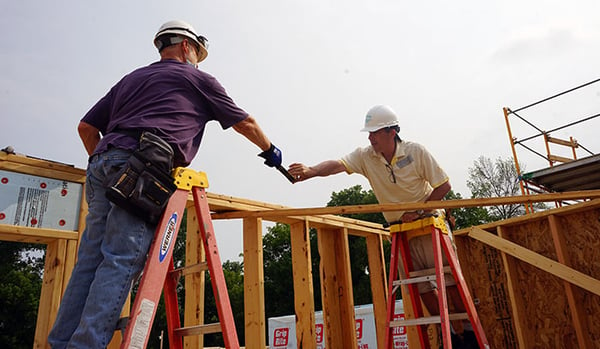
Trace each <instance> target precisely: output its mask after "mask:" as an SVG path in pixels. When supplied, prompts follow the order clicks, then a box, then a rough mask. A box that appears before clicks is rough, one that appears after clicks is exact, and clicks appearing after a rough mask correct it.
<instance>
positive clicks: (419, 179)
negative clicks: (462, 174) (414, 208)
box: [341, 140, 448, 222]
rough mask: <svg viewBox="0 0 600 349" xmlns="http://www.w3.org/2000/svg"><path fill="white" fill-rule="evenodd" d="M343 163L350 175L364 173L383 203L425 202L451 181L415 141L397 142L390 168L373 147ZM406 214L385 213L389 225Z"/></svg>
mask: <svg viewBox="0 0 600 349" xmlns="http://www.w3.org/2000/svg"><path fill="white" fill-rule="evenodd" d="M341 160H342V163H343V164H344V166H345V167H346V172H348V173H349V174H352V173H358V174H361V175H363V176H365V177H366V178H367V179H368V180H369V183H370V184H371V188H372V189H373V192H374V193H375V197H376V198H377V201H379V203H381V204H386V203H412V202H424V201H425V200H426V199H427V198H428V197H429V195H430V194H431V192H432V191H433V189H434V188H437V187H439V186H440V185H442V184H444V183H446V182H447V181H448V175H446V173H445V172H444V170H442V168H441V167H440V165H439V164H438V163H437V161H436V160H435V159H434V158H433V156H431V154H430V153H429V152H428V151H427V149H425V147H423V146H422V145H420V144H418V143H414V142H407V141H400V140H397V141H396V154H395V155H394V158H393V159H392V163H391V164H389V168H388V167H386V165H388V163H387V161H386V160H385V159H384V158H383V156H382V155H381V154H378V153H376V152H375V151H374V150H373V147H372V146H368V147H364V148H358V149H356V150H355V151H353V152H352V153H350V154H348V155H346V156H344V157H343V158H342V159H341ZM391 171H393V173H394V177H395V179H396V183H394V180H393V179H394V178H393V177H392V174H391ZM403 213H404V211H394V212H383V216H384V217H385V219H386V220H387V221H388V222H395V221H398V220H400V218H401V217H402V214H403Z"/></svg>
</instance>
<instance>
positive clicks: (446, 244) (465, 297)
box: [441, 235, 489, 348]
mask: <svg viewBox="0 0 600 349" xmlns="http://www.w3.org/2000/svg"><path fill="white" fill-rule="evenodd" d="M441 239H442V246H443V248H444V251H445V252H446V255H447V256H448V263H450V265H451V266H452V267H451V268H450V269H451V270H452V276H454V280H456V283H457V284H459V285H465V287H458V292H459V294H460V298H461V299H462V302H463V304H464V305H465V308H467V315H468V316H469V321H470V322H471V326H473V330H474V332H475V337H477V342H478V343H479V347H480V348H485V347H486V345H488V346H489V344H488V340H487V337H486V336H485V332H484V331H483V327H482V326H481V321H480V319H479V315H478V314H477V310H476V309H475V305H474V303H473V298H472V297H471V292H470V291H469V288H468V287H466V284H467V283H466V281H465V277H464V275H463V273H462V269H461V268H460V265H459V264H458V257H457V256H456V252H455V251H454V247H453V246H452V241H451V240H450V237H449V236H447V235H442V236H441Z"/></svg>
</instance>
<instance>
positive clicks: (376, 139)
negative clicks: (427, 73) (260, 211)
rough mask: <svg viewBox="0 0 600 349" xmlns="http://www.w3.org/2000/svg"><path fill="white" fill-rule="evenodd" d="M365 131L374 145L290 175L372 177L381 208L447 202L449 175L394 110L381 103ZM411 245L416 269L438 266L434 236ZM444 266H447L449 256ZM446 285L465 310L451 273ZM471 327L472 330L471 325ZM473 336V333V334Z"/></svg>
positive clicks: (425, 293)
mask: <svg viewBox="0 0 600 349" xmlns="http://www.w3.org/2000/svg"><path fill="white" fill-rule="evenodd" d="M361 131H364V132H369V141H370V143H371V145H370V146H368V147H364V148H358V149H356V150H355V151H353V152H352V153H350V154H348V155H346V156H344V157H342V158H341V159H339V160H326V161H323V162H321V163H319V164H317V165H314V166H306V165H304V164H301V163H294V164H292V165H290V168H289V173H290V174H291V175H292V176H293V177H294V178H295V179H296V181H304V180H307V179H309V178H312V177H326V176H329V175H333V174H337V173H340V172H343V171H345V172H346V173H348V174H352V173H358V174H361V175H363V176H365V177H366V178H367V179H368V181H369V183H370V184H371V188H372V189H373V192H374V193H375V197H376V198H377V201H378V202H379V203H381V204H385V203H413V202H426V201H435V200H442V199H443V198H444V196H445V195H446V194H447V193H448V192H449V191H450V188H451V186H450V181H449V179H448V175H446V173H445V172H444V170H443V169H442V168H441V167H440V165H439V164H438V163H437V161H436V160H435V159H434V158H433V156H432V155H431V154H430V153H429V152H428V151H427V149H425V147H423V146H422V145H420V144H417V143H414V142H410V141H406V140H402V139H400V137H399V136H398V133H399V132H400V126H399V122H398V116H397V115H396V113H395V112H394V111H393V110H392V109H391V108H390V107H389V106H385V105H377V106H374V107H373V108H371V109H370V110H369V111H368V113H367V115H366V117H365V127H364V128H363V129H362V130H361ZM425 213H432V212H415V211H395V212H383V215H384V217H385V219H386V220H387V221H388V223H392V224H393V223H396V222H400V221H401V222H405V223H406V222H412V221H415V220H417V219H420V218H422V217H423V215H424V214H425ZM439 213H440V214H443V212H439ZM409 247H410V253H411V257H412V261H413V267H414V269H415V270H422V269H429V268H434V267H435V262H434V258H433V246H432V241H431V235H429V234H428V235H421V236H416V237H413V238H411V239H410V240H409ZM444 264H447V261H446V259H445V256H444ZM446 285H447V286H448V287H447V290H448V295H449V298H450V301H451V302H452V303H453V304H454V305H455V306H456V307H457V309H458V310H459V311H464V306H463V304H462V301H461V299H460V294H459V292H458V289H457V287H456V283H455V281H454V279H453V278H452V276H451V275H446ZM418 287H419V292H420V293H421V298H422V299H423V302H424V303H425V306H426V307H427V309H428V310H429V312H430V313H432V314H439V309H438V300H437V297H436V295H435V294H434V291H433V287H432V285H431V284H430V283H421V284H419V285H418ZM466 325H467V323H466ZM465 329H472V327H471V326H470V323H468V325H467V326H465ZM470 334H472V332H471V333H469V334H468V335H469V336H470ZM473 338H474V335H473Z"/></svg>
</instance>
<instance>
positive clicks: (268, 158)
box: [258, 143, 281, 167]
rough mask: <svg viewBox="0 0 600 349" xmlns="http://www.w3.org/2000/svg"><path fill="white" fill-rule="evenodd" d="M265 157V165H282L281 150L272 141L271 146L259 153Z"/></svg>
mask: <svg viewBox="0 0 600 349" xmlns="http://www.w3.org/2000/svg"><path fill="white" fill-rule="evenodd" d="M258 156H260V157H261V158H264V159H265V165H267V166H269V167H278V166H281V150H279V148H277V147H276V146H274V145H273V143H271V147H270V148H269V149H267V150H265V151H263V152H262V153H260V154H258Z"/></svg>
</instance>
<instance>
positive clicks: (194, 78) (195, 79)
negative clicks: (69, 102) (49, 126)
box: [81, 60, 248, 166]
mask: <svg viewBox="0 0 600 349" xmlns="http://www.w3.org/2000/svg"><path fill="white" fill-rule="evenodd" d="M247 117H248V113H246V112H245V111H244V110H242V109H241V108H239V107H238V106H237V105H236V104H235V103H234V102H233V100H232V99H231V97H229V96H228V95H227V93H226V92H225V89H224V88H223V86H221V84H220V83H219V82H218V81H217V80H216V79H215V78H214V77H213V76H211V75H210V74H207V73H205V72H203V71H200V70H198V69H195V68H194V67H192V66H191V65H189V64H186V63H181V62H178V61H175V60H164V61H159V62H156V63H153V64H150V65H149V66H147V67H142V68H139V69H137V70H135V71H133V72H131V73H130V74H128V75H126V76H125V77H123V79H121V81H119V82H118V83H117V84H116V85H115V86H113V88H112V89H111V90H110V91H109V92H108V93H107V94H106V96H104V97H103V98H102V99H100V100H99V101H98V103H96V105H94V106H93V107H92V109H90V111H88V112H87V114H86V115H85V116H84V117H83V119H81V120H82V121H84V122H86V123H88V124H90V125H92V126H94V127H96V128H97V129H98V130H100V132H101V133H102V135H103V137H102V139H101V140H100V143H99V144H98V146H97V147H96V150H95V151H94V154H97V153H102V152H104V151H106V150H107V149H108V147H109V145H110V146H114V147H118V148H124V149H136V147H137V139H136V137H134V136H132V134H131V133H129V134H127V132H125V133H123V132H119V131H121V130H133V131H139V133H141V131H142V130H144V131H152V132H153V133H154V134H156V135H157V136H159V137H161V138H163V139H164V140H166V141H167V142H169V144H171V146H172V147H173V150H174V151H175V166H187V165H189V164H190V162H191V161H192V159H193V158H194V156H195V155H196V153H197V152H198V148H199V146H200V142H201V140H202V135H203V134H204V127H205V125H206V123H207V122H209V121H211V120H216V121H218V122H219V124H220V125H221V127H222V128H223V129H227V128H229V127H231V126H233V125H235V124H236V123H238V122H239V121H242V120H244V119H245V118H247Z"/></svg>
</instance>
